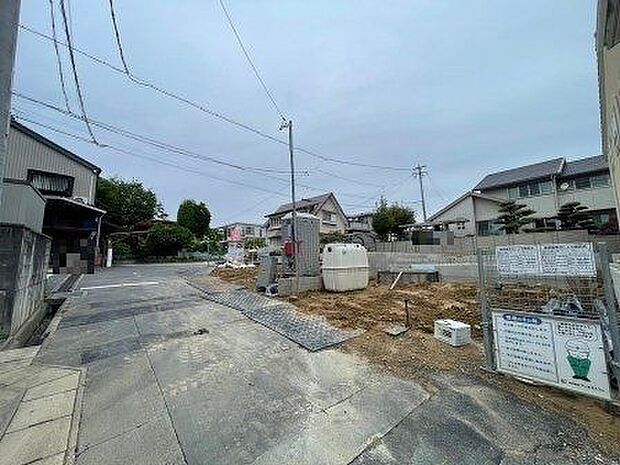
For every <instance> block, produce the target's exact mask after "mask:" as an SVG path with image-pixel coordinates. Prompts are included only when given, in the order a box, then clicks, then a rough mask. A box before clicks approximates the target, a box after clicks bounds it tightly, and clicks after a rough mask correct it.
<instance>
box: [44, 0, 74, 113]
mask: <svg viewBox="0 0 620 465" xmlns="http://www.w3.org/2000/svg"><path fill="white" fill-rule="evenodd" d="M49 4H50V19H51V22H52V37H53V38H54V52H55V53H56V65H57V67H58V77H59V78H60V88H61V89H62V95H63V97H64V99H65V107H66V108H67V111H71V107H70V106H69V96H68V95H67V87H66V85H65V74H64V72H63V70H62V60H61V58H60V50H59V49H58V40H57V38H58V35H57V34H56V18H55V14H54V0H49Z"/></svg>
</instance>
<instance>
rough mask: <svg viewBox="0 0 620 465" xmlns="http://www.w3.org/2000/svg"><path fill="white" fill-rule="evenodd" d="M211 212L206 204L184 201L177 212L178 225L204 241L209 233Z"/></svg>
mask: <svg viewBox="0 0 620 465" xmlns="http://www.w3.org/2000/svg"><path fill="white" fill-rule="evenodd" d="M210 222H211V212H210V211H209V209H208V208H207V206H206V205H205V204H204V202H197V201H195V200H189V199H187V200H184V201H183V202H181V205H179V210H178V211H177V224H179V225H180V226H183V227H185V228H187V229H189V230H190V231H191V232H192V233H193V234H194V235H195V236H196V237H197V238H198V239H203V238H204V237H205V235H206V234H207V232H208V231H209V223H210Z"/></svg>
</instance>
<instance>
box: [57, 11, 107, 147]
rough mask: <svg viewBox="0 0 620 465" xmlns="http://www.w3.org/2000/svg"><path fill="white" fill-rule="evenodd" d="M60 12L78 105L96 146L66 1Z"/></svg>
mask: <svg viewBox="0 0 620 465" xmlns="http://www.w3.org/2000/svg"><path fill="white" fill-rule="evenodd" d="M60 12H61V13H62V22H63V25H64V28H65V36H66V39H67V47H68V48H69V58H70V59H71V70H72V71H73V81H74V82H75V90H76V93H77V96H78V103H79V104H80V111H81V112H82V116H84V123H85V124H86V128H87V129H88V133H89V134H90V137H91V138H92V139H93V142H94V143H95V144H98V142H97V138H96V137H95V133H94V132H93V129H92V128H91V127H90V123H89V122H88V117H87V116H86V107H85V105H84V97H83V96H82V89H81V88H80V80H79V78H78V73H77V66H76V65H75V56H74V55H73V46H72V45H71V33H70V32H69V21H68V20H67V12H66V10H65V0H60Z"/></svg>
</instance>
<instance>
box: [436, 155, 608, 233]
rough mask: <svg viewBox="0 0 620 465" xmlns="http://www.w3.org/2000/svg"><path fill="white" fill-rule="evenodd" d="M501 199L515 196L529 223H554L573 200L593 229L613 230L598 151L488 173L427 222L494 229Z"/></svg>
mask: <svg viewBox="0 0 620 465" xmlns="http://www.w3.org/2000/svg"><path fill="white" fill-rule="evenodd" d="M507 200H516V201H517V202H518V203H520V204H524V205H526V206H527V207H529V208H531V209H532V210H534V211H535V212H536V213H534V214H533V215H532V217H533V218H534V221H533V223H532V224H531V226H530V227H532V228H554V227H556V226H557V224H556V221H557V220H556V219H555V217H556V216H557V214H558V210H559V208H560V207H561V206H562V205H564V204H566V203H569V202H579V203H581V204H582V205H584V206H586V207H588V209H589V210H590V212H591V216H592V219H593V220H594V223H595V224H596V225H597V226H598V227H599V228H601V229H602V230H604V231H606V232H614V231H617V230H618V221H617V216H616V210H615V202H614V194H613V191H612V187H611V181H610V175H609V168H608V166H607V161H606V159H605V157H603V156H596V157H589V158H583V159H580V160H575V161H566V159H565V158H563V157H560V158H554V159H552V160H548V161H544V162H541V163H535V164H532V165H526V166H521V167H519V168H513V169H510V170H506V171H500V172H497V173H492V174H489V175H487V176H485V177H484V178H483V179H482V181H480V182H479V183H478V184H477V185H476V186H475V187H474V188H473V189H472V190H471V191H470V192H466V193H465V194H463V195H462V196H461V197H459V198H457V199H456V200H454V201H453V202H452V203H450V204H449V205H447V206H445V207H444V208H442V209H441V210H439V211H438V212H436V213H435V214H434V215H432V216H431V217H430V218H429V219H428V221H427V223H428V224H430V225H432V226H434V228H435V229H436V230H449V231H453V232H454V236H455V237H464V236H473V235H478V236H489V235H495V234H500V233H501V231H500V230H499V229H498V225H497V224H496V223H495V220H496V219H497V217H498V216H499V215H500V213H499V209H500V206H501V204H502V203H503V202H506V201H507Z"/></svg>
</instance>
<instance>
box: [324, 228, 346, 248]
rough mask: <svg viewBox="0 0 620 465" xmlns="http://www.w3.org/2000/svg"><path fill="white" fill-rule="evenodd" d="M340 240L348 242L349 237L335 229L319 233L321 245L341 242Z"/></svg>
mask: <svg viewBox="0 0 620 465" xmlns="http://www.w3.org/2000/svg"><path fill="white" fill-rule="evenodd" d="M342 242H349V239H348V238H347V235H346V234H343V233H341V232H338V231H335V232H330V233H326V234H321V240H320V245H321V246H323V245H325V244H332V243H342Z"/></svg>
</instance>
